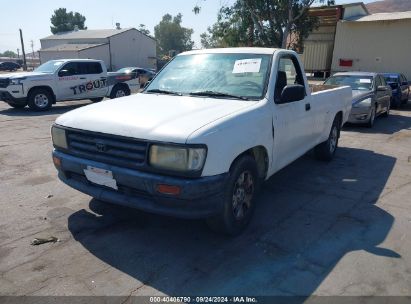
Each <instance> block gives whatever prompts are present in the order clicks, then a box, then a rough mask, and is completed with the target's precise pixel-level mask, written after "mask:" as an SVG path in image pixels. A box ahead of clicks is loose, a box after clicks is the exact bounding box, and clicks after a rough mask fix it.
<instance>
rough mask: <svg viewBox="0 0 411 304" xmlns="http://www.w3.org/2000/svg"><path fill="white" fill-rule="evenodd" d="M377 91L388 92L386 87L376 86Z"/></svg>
mask: <svg viewBox="0 0 411 304" xmlns="http://www.w3.org/2000/svg"><path fill="white" fill-rule="evenodd" d="M377 91H381V92H385V91H388V88H387V87H386V86H378V88H377Z"/></svg>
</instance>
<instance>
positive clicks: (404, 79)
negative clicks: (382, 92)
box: [401, 74, 408, 82]
mask: <svg viewBox="0 0 411 304" xmlns="http://www.w3.org/2000/svg"><path fill="white" fill-rule="evenodd" d="M401 79H402V80H401V82H408V81H407V78H405V76H404V75H402V74H401Z"/></svg>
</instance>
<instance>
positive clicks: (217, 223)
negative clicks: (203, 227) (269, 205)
mask: <svg viewBox="0 0 411 304" xmlns="http://www.w3.org/2000/svg"><path fill="white" fill-rule="evenodd" d="M258 183H259V179H258V170H257V164H256V162H255V160H254V158H252V157H251V156H248V155H247V156H243V157H241V158H239V159H238V160H236V161H235V162H234V164H233V166H232V168H231V170H230V173H229V178H228V181H227V184H226V187H225V189H226V190H225V193H224V196H223V209H222V210H221V212H220V213H219V214H218V215H216V216H214V217H212V218H209V219H207V223H208V225H209V226H210V228H211V229H213V230H215V231H217V232H222V233H224V234H228V235H232V236H234V235H238V234H240V233H241V232H242V231H243V230H244V229H245V228H246V227H247V225H248V224H249V222H250V220H251V217H252V214H253V212H254V209H255V197H256V192H257V190H258Z"/></svg>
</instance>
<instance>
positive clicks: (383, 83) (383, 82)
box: [380, 75, 387, 86]
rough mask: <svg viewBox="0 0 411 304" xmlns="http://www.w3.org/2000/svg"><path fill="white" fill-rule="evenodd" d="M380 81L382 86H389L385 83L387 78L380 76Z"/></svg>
mask: <svg viewBox="0 0 411 304" xmlns="http://www.w3.org/2000/svg"><path fill="white" fill-rule="evenodd" d="M380 81H381V85H383V86H387V83H386V82H385V78H384V77H382V76H381V75H380Z"/></svg>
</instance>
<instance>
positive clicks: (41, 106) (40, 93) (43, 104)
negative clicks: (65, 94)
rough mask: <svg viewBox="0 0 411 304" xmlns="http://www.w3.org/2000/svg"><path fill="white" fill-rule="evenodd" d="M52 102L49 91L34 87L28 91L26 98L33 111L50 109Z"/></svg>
mask: <svg viewBox="0 0 411 304" xmlns="http://www.w3.org/2000/svg"><path fill="white" fill-rule="evenodd" d="M52 103H53V96H52V94H51V93H50V91H48V90H46V89H42V88H39V89H34V90H33V91H31V92H30V94H29V98H28V105H29V107H30V109H32V110H34V111H45V110H48V109H50V107H51V105H52Z"/></svg>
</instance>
